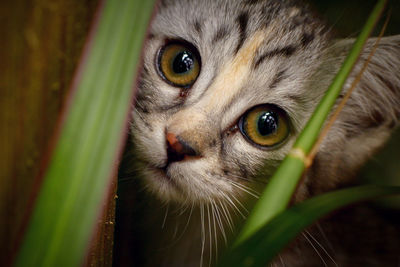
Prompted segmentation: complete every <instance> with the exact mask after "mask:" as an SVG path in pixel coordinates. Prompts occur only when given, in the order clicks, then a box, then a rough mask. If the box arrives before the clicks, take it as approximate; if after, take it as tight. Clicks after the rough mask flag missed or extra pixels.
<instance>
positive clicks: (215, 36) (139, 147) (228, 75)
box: [132, 0, 324, 202]
mask: <svg viewBox="0 0 400 267" xmlns="http://www.w3.org/2000/svg"><path fill="white" fill-rule="evenodd" d="M251 2H256V1H228V0H223V1H186V0H185V1H165V2H163V6H162V7H161V8H160V12H159V13H158V15H157V16H156V17H155V19H154V21H153V23H152V26H151V28H150V38H149V40H148V42H147V46H146V48H145V50H144V52H145V54H144V73H143V78H142V82H141V84H140V88H139V93H138V97H137V103H136V108H135V110H134V112H133V119H134V120H133V125H132V133H133V138H134V144H135V149H136V153H137V154H138V157H137V158H138V159H137V161H138V162H137V164H138V165H139V167H138V169H141V172H142V174H143V176H144V179H145V183H146V185H147V186H148V188H149V189H150V190H151V191H154V192H155V193H156V194H158V195H159V196H160V197H161V198H162V199H165V200H177V201H182V202H185V201H188V202H192V201H194V202H209V201H211V200H219V199H226V198H228V197H232V196H234V197H239V195H242V194H243V193H245V191H247V189H241V188H245V186H248V185H249V184H250V183H251V182H252V177H253V175H254V174H255V173H256V172H257V171H258V170H259V169H260V167H261V166H262V165H263V164H264V163H267V165H268V166H269V168H267V172H272V171H273V170H274V169H275V167H276V166H277V164H278V163H279V161H281V160H282V159H283V157H284V155H285V154H286V153H287V152H288V150H289V149H290V147H291V145H292V142H293V140H294V139H295V137H296V135H297V133H298V132H299V129H301V127H302V126H303V124H304V123H305V120H306V119H307V118H308V117H309V114H310V111H311V108H312V107H314V104H315V99H316V98H318V97H319V95H320V94H321V92H316V91H313V92H308V90H309V88H308V87H307V86H308V84H309V83H310V82H309V79H310V77H311V74H312V73H313V72H314V71H315V68H316V67H318V59H319V57H320V53H321V49H322V48H323V46H324V37H323V34H322V33H321V32H322V28H321V26H320V25H319V24H317V23H315V22H312V23H311V22H310V19H309V18H308V17H307V16H304V12H303V11H302V10H301V9H299V8H298V7H295V6H291V5H289V4H286V3H285V1H282V2H281V1H274V2H275V3H272V2H270V1H265V3H261V2H263V1H259V2H260V3H259V4H257V3H254V4H252V3H251ZM283 14H290V16H287V15H283ZM168 135H169V136H170V137H171V138H177V140H180V142H181V143H184V144H186V145H188V146H189V147H190V148H191V149H192V150H194V151H192V152H193V153H189V152H183V153H181V154H183V155H181V158H179V159H173V158H174V156H173V155H171V153H168V138H167V137H168ZM169 141H170V145H169V146H171V143H173V141H171V140H169ZM178 143H179V142H178ZM172 154H174V153H172ZM175 154H176V153H175ZM171 158H172V159H171ZM175 158H176V156H175ZM242 185H245V186H242Z"/></svg>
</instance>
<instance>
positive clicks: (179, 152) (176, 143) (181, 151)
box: [166, 133, 198, 162]
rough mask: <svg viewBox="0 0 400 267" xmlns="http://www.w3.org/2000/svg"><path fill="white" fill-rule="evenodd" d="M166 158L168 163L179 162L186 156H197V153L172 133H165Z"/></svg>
mask: <svg viewBox="0 0 400 267" xmlns="http://www.w3.org/2000/svg"><path fill="white" fill-rule="evenodd" d="M166 139H167V156H168V161H169V162H176V161H181V160H184V159H185V158H187V156H197V155H198V153H197V152H196V151H195V150H194V149H193V148H192V147H191V146H190V145H189V144H188V143H187V142H186V141H185V140H183V139H182V138H180V137H179V136H176V135H175V134H173V133H167V136H166Z"/></svg>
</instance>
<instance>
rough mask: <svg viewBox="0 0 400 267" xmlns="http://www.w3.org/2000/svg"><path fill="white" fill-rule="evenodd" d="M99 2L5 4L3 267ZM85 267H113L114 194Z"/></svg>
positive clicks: (1, 5)
mask: <svg viewBox="0 0 400 267" xmlns="http://www.w3.org/2000/svg"><path fill="white" fill-rule="evenodd" d="M97 2H98V0H52V1H48V0H2V1H0V24H1V27H0V29H1V32H0V123H1V124H0V218H1V220H0V266H4V263H5V262H7V261H8V260H9V257H10V255H11V249H12V244H13V242H15V240H16V238H17V235H18V228H19V226H20V224H21V220H22V218H23V216H24V213H25V211H26V207H27V204H28V203H27V202H28V201H29V197H30V195H31V193H32V189H33V184H34V180H35V178H36V177H37V175H38V171H39V165H40V162H41V159H42V157H43V155H44V153H45V151H46V149H47V147H48V144H49V140H50V138H51V136H52V134H53V132H54V128H55V125H56V122H57V117H58V115H59V113H60V111H61V108H62V104H63V100H64V98H65V95H66V92H67V90H68V88H69V85H70V82H71V79H72V75H73V73H74V70H75V68H76V65H77V61H78V59H79V56H80V53H81V50H82V47H83V44H84V41H85V38H86V36H87V33H88V29H89V26H90V24H91V22H92V17H93V14H94V12H95V10H96V6H97ZM111 195H112V197H110V201H109V204H108V205H105V206H107V207H108V208H107V212H106V213H105V215H104V216H103V217H104V218H103V219H102V220H100V222H99V225H100V227H99V229H100V230H99V232H98V234H97V235H96V236H97V237H98V238H95V242H94V243H93V248H92V251H91V253H90V254H89V255H90V256H88V259H87V260H86V265H87V266H110V265H111V255H112V253H111V252H112V239H113V237H112V233H113V222H114V209H115V206H114V203H115V201H114V197H113V196H114V192H112V193H111Z"/></svg>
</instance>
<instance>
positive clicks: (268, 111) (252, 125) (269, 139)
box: [238, 104, 290, 148]
mask: <svg viewBox="0 0 400 267" xmlns="http://www.w3.org/2000/svg"><path fill="white" fill-rule="evenodd" d="M238 126H239V129H240V131H241V133H242V134H243V135H244V136H245V137H246V139H247V140H249V141H250V142H251V143H253V144H255V145H257V146H261V147H263V148H274V147H276V146H278V145H280V144H282V143H283V142H284V141H285V140H286V139H287V138H288V136H289V133H290V126H289V120H288V117H287V114H286V112H285V111H283V110H282V109H281V108H279V107H277V106H275V105H270V104H264V105H259V106H256V107H253V108H251V109H250V110H248V111H247V112H246V113H245V114H244V115H243V116H242V117H241V118H240V120H239V125H238Z"/></svg>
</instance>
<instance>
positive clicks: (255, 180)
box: [229, 173, 267, 184]
mask: <svg viewBox="0 0 400 267" xmlns="http://www.w3.org/2000/svg"><path fill="white" fill-rule="evenodd" d="M229 176H231V177H234V178H236V179H239V180H243V181H246V182H248V183H252V182H256V183H260V184H267V181H264V180H260V179H256V178H245V177H242V176H239V175H236V174H232V173H231V174H229Z"/></svg>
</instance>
